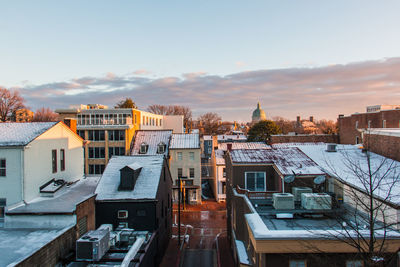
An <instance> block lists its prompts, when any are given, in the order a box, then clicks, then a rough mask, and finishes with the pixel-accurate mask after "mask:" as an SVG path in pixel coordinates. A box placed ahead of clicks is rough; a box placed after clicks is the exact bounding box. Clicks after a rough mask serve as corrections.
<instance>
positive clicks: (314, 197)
mask: <svg viewBox="0 0 400 267" xmlns="http://www.w3.org/2000/svg"><path fill="white" fill-rule="evenodd" d="M301 206H302V207H303V208H304V209H306V210H330V209H331V208H332V197H331V196H330V195H328V194H325V193H303V194H301Z"/></svg>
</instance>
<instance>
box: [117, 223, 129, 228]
mask: <svg viewBox="0 0 400 267" xmlns="http://www.w3.org/2000/svg"><path fill="white" fill-rule="evenodd" d="M117 228H122V229H123V228H128V223H127V222H120V223H118V227H117Z"/></svg>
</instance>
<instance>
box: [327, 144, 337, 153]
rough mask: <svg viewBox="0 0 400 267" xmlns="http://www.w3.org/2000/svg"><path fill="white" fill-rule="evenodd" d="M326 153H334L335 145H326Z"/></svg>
mask: <svg viewBox="0 0 400 267" xmlns="http://www.w3.org/2000/svg"><path fill="white" fill-rule="evenodd" d="M326 152H336V144H327V145H326Z"/></svg>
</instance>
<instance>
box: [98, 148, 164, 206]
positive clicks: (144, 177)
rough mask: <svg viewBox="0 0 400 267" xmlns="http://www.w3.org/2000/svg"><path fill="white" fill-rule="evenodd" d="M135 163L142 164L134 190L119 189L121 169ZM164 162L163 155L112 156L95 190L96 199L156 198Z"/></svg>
mask: <svg viewBox="0 0 400 267" xmlns="http://www.w3.org/2000/svg"><path fill="white" fill-rule="evenodd" d="M133 163H136V164H138V165H140V166H142V170H141V171H140V175H139V177H138V179H137V181H136V184H135V188H134V189H133V190H132V191H119V190H118V186H119V184H120V169H122V168H123V167H125V166H129V165H131V164H133ZM163 163H164V157H163V156H162V155H157V156H155V155H153V156H143V155H142V156H120V157H118V156H116V157H112V158H111V160H110V161H109V162H108V165H107V167H106V169H105V170H104V173H103V175H102V177H101V179H100V182H99V184H98V186H97V189H96V191H95V193H96V194H97V197H96V200H139V199H155V198H156V194H157V190H158V184H159V181H160V176H161V171H162V168H163Z"/></svg>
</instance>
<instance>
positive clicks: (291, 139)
mask: <svg viewBox="0 0 400 267" xmlns="http://www.w3.org/2000/svg"><path fill="white" fill-rule="evenodd" d="M270 140H271V143H272V144H276V143H319V142H323V143H335V144H337V143H339V136H338V135H336V134H298V135H272V136H271V138H270Z"/></svg>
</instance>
